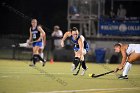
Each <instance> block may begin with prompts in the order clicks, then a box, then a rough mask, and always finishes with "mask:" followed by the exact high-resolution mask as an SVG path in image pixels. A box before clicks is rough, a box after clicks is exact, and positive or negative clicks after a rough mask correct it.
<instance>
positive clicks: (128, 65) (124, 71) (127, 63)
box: [122, 62, 132, 76]
mask: <svg viewBox="0 0 140 93" xmlns="http://www.w3.org/2000/svg"><path fill="white" fill-rule="evenodd" d="M131 67H132V64H131V63H129V62H126V64H125V66H124V70H123V74H122V75H123V76H125V75H128V72H129V70H130V68H131Z"/></svg>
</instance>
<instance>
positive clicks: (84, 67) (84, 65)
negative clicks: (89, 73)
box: [81, 60, 87, 69]
mask: <svg viewBox="0 0 140 93" xmlns="http://www.w3.org/2000/svg"><path fill="white" fill-rule="evenodd" d="M81 63H82V68H83V69H87V66H86V63H85V60H84V61H81Z"/></svg>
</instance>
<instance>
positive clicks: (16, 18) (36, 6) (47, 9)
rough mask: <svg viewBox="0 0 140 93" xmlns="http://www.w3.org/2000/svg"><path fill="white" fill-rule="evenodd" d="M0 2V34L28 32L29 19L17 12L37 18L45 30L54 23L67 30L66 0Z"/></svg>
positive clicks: (51, 28)
mask: <svg viewBox="0 0 140 93" xmlns="http://www.w3.org/2000/svg"><path fill="white" fill-rule="evenodd" d="M0 3H1V6H0V11H1V13H0V14H1V17H0V20H1V21H0V22H1V23H0V24H1V32H0V33H1V35H2V34H4V35H5V34H22V35H23V34H28V32H29V31H28V30H29V27H30V20H29V19H27V18H26V17H23V16H22V15H21V14H20V13H19V12H21V13H23V14H24V15H26V16H28V17H29V18H37V19H38V21H39V23H40V24H41V25H43V27H44V30H45V32H47V31H48V32H50V31H51V30H53V26H54V25H59V26H60V28H61V29H62V30H63V31H66V30H67V3H68V2H67V0H3V1H0ZM9 7H10V8H9ZM11 7H12V8H11ZM13 8H14V9H13ZM15 9H16V10H18V11H19V12H17V11H16V10H15ZM46 28H47V29H46Z"/></svg>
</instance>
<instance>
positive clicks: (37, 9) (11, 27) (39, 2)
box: [0, 0, 140, 35]
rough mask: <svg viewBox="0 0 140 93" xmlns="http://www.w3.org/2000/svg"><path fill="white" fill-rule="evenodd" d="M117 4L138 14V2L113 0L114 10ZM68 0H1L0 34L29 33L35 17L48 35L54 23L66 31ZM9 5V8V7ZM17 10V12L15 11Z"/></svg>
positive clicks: (135, 14)
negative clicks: (32, 19) (31, 22)
mask: <svg viewBox="0 0 140 93" xmlns="http://www.w3.org/2000/svg"><path fill="white" fill-rule="evenodd" d="M110 1H111V0H106V5H105V6H106V10H105V11H106V14H109V11H110V7H111V2H110ZM119 4H123V5H124V7H125V8H126V9H127V16H128V17H129V16H139V17H140V12H139V11H138V10H139V9H140V2H138V1H135V2H134V1H133V2H132V1H129V2H126V1H121V0H120V1H115V2H114V10H115V12H117V8H118V6H119ZM67 6H68V0H1V1H0V24H1V30H0V35H7V34H18V35H19V34H21V35H24V34H29V27H30V20H29V19H27V18H26V17H23V16H22V15H21V14H20V13H19V12H21V13H23V14H24V15H26V16H28V17H29V18H36V19H37V20H38V21H39V23H40V24H41V25H43V28H44V30H45V32H46V33H48V35H49V34H50V33H51V31H52V30H53V26H54V25H59V26H60V28H61V29H62V31H63V32H65V31H67ZM9 7H10V8H9ZM11 7H12V9H11ZM16 10H18V12H17V11H16Z"/></svg>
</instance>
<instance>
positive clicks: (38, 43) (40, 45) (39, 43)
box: [33, 41, 42, 47]
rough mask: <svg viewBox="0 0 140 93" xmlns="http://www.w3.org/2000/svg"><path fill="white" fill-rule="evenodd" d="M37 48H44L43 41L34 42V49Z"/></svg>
mask: <svg viewBox="0 0 140 93" xmlns="http://www.w3.org/2000/svg"><path fill="white" fill-rule="evenodd" d="M35 46H39V47H42V41H38V42H34V43H33V47H35Z"/></svg>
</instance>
